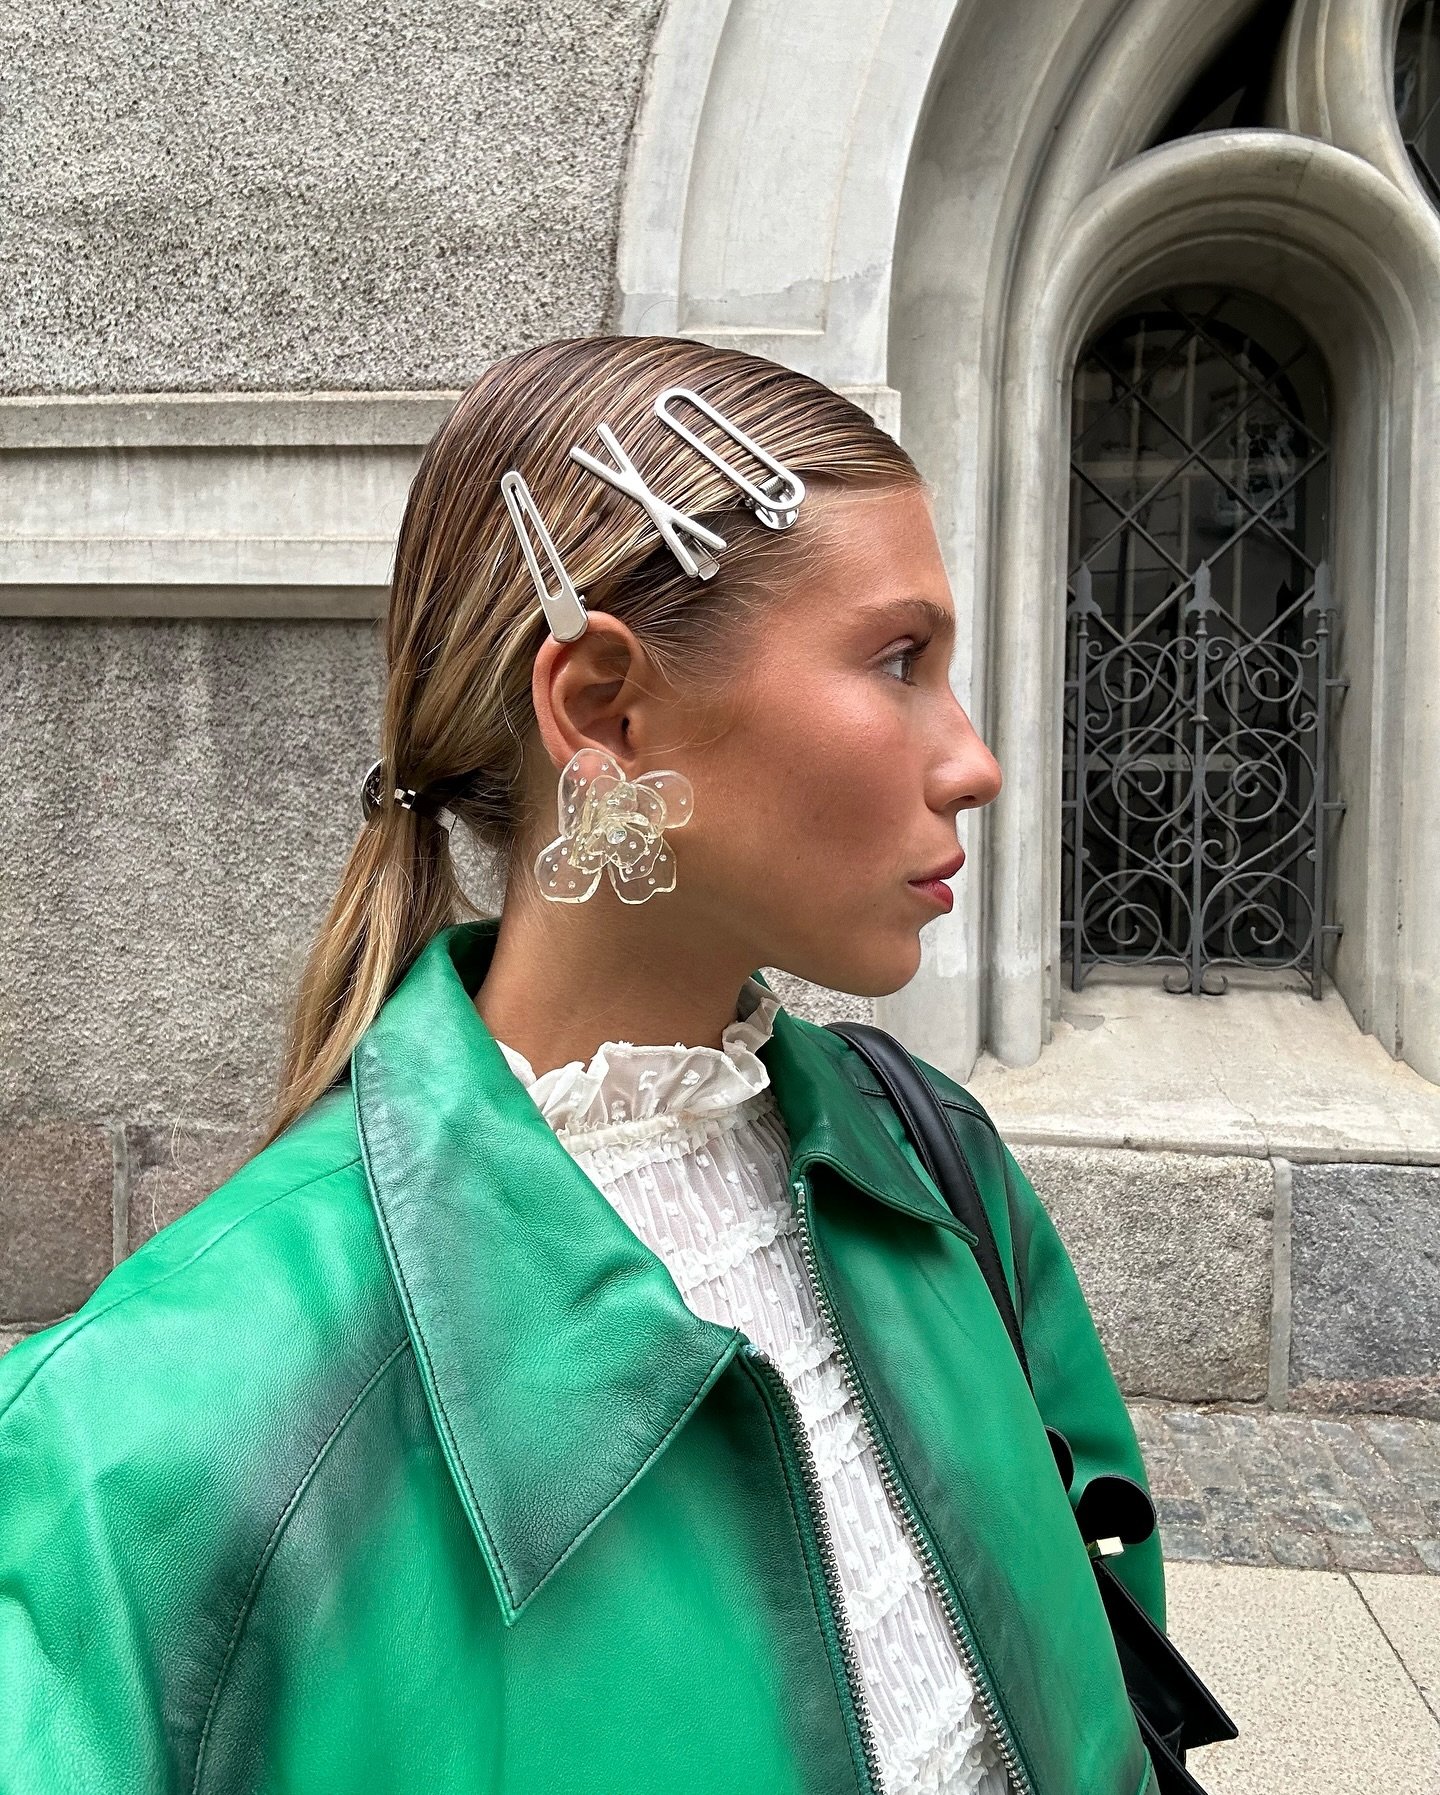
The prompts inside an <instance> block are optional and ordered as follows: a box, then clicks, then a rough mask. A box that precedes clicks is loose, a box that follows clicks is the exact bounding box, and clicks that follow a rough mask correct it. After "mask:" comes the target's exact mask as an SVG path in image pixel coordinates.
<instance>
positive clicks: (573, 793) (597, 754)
mask: <svg viewBox="0 0 1440 1795" xmlns="http://www.w3.org/2000/svg"><path fill="white" fill-rule="evenodd" d="M620 783H621V774H620V769H619V767H617V766H616V764H615V762H614V761H613V760H612V759H611V757H610V756H609V755H608V754H607V753H606V752H605V750H604V749H603V748H577V749H576V750H575V752H574V753H573V754H572V755H571V756H570V758H569V760H568V761H567V762H566V763H565V770H564V771H563V772H562V773H561V775H560V787H559V793H558V797H557V803H558V806H559V815H560V833H561V834H562V835H573V834H574V833H575V831H576V829H578V828H579V826H580V818H581V816H582V814H583V810H584V805H585V800H586V799H587V798H590V797H595V798H601V797H604V795H605V794H606V793H607V792H608V791H609V790H610V789H611V788H612V787H613V786H616V785H619V784H620Z"/></svg>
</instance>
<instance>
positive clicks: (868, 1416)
mask: <svg viewBox="0 0 1440 1795" xmlns="http://www.w3.org/2000/svg"><path fill="white" fill-rule="evenodd" d="M794 1189H795V1194H796V1196H797V1197H798V1198H799V1201H798V1202H797V1203H796V1205H795V1210H796V1214H797V1217H798V1220H799V1224H800V1225H799V1234H800V1253H801V1257H802V1258H803V1259H804V1262H805V1270H806V1272H807V1273H808V1274H809V1278H810V1286H811V1289H812V1290H813V1291H814V1292H815V1300H816V1302H817V1304H818V1305H819V1308H820V1312H821V1313H822V1314H823V1315H824V1317H825V1321H826V1324H827V1326H828V1327H829V1330H830V1333H831V1336H832V1338H833V1339H834V1341H835V1345H836V1347H837V1349H838V1351H839V1353H840V1358H841V1360H842V1362H843V1363H844V1366H845V1371H846V1374H847V1376H848V1377H849V1380H850V1386H851V1388H852V1389H853V1390H854V1392H855V1399H856V1401H857V1402H858V1403H859V1405H860V1411H861V1413H862V1414H863V1415H864V1417H865V1423H866V1426H867V1427H868V1428H869V1430H870V1438H871V1440H872V1441H873V1442H874V1446H875V1460H876V1463H877V1464H878V1465H879V1467H880V1480H881V1482H882V1483H883V1484H884V1486H885V1490H886V1494H887V1495H888V1496H889V1497H890V1501H891V1504H892V1506H893V1507H894V1509H895V1511H896V1513H897V1514H898V1515H899V1517H900V1520H901V1522H902V1523H903V1525H904V1528H905V1531H906V1533H907V1534H908V1535H909V1537H910V1540H911V1543H912V1544H913V1545H914V1547H915V1550H916V1553H917V1554H918V1556H919V1558H920V1562H921V1564H922V1566H923V1567H924V1570H925V1573H926V1575H927V1576H928V1577H929V1579H930V1583H931V1586H932V1588H933V1589H934V1591H935V1594H936V1596H937V1597H938V1598H939V1601H940V1606H941V1608H942V1610H943V1611H944V1614H945V1617H946V1619H947V1620H948V1621H949V1623H950V1631H951V1634H952V1636H953V1638H954V1641H955V1648H956V1650H957V1651H958V1652H959V1654H960V1661H961V1663H962V1664H963V1665H964V1666H965V1670H966V1673H967V1675H968V1676H969V1678H970V1681H971V1683H972V1684H973V1686H974V1689H975V1694H976V1696H977V1697H978V1699H979V1702H980V1706H981V1709H982V1710H983V1712H984V1715H985V1719H986V1721H987V1722H988V1723H989V1727H990V1733H991V1737H992V1738H993V1739H994V1740H995V1742H996V1744H997V1746H998V1747H999V1750H1000V1756H1001V1759H1002V1761H1003V1762H1004V1765H1005V1774H1006V1776H1007V1778H1008V1779H1009V1782H1010V1786H1011V1787H1012V1788H1013V1789H1015V1790H1017V1791H1019V1795H1034V1791H1035V1785H1034V1784H1033V1783H1032V1782H1031V1781H1030V1778H1029V1776H1028V1774H1027V1773H1026V1771H1025V1767H1024V1766H1023V1765H1022V1764H1021V1762H1020V1755H1019V1753H1018V1751H1017V1750H1016V1747H1015V1740H1014V1737H1013V1735H1012V1734H1011V1732H1010V1729H1009V1727H1008V1725H1007V1724H1006V1722H1005V1719H1004V1717H1003V1715H1002V1714H1001V1713H1000V1708H999V1704H998V1703H997V1702H996V1700H995V1692H994V1691H993V1690H992V1689H991V1688H990V1686H989V1684H988V1683H987V1682H986V1681H985V1678H984V1676H983V1675H982V1674H981V1670H980V1662H979V1655H978V1653H977V1652H976V1650H975V1648H974V1646H973V1644H972V1643H971V1640H970V1636H969V1634H968V1632H967V1631H966V1628H965V1622H964V1618H963V1617H962V1615H961V1613H960V1610H959V1607H958V1606H957V1604H956V1602H955V1599H954V1597H953V1596H952V1595H951V1593H950V1589H949V1586H948V1584H947V1583H946V1581H945V1578H944V1576H943V1575H942V1573H941V1570H940V1566H939V1563H938V1561H937V1559H936V1557H935V1553H934V1550H933V1549H932V1547H931V1545H930V1542H929V1540H928V1539H927V1538H926V1537H925V1535H924V1533H923V1532H922V1531H921V1528H920V1523H919V1522H918V1521H917V1520H916V1518H915V1514H914V1511H913V1510H912V1508H911V1507H910V1501H909V1498H908V1497H907V1496H906V1494H905V1492H904V1490H903V1489H902V1488H901V1487H900V1480H899V1477H898V1475H897V1473H896V1471H895V1467H894V1465H893V1464H892V1463H891V1461H890V1455H889V1453H888V1452H887V1450H886V1448H885V1446H884V1444H883V1443H882V1440H881V1436H880V1429H879V1427H878V1426H877V1424H876V1420H875V1416H874V1413H873V1411H872V1409H871V1407H870V1402H869V1398H868V1397H867V1396H866V1394H865V1388H864V1385H863V1384H862V1383H861V1380H860V1374H859V1371H858V1369H857V1367H856V1364H855V1360H854V1358H853V1357H852V1356H851V1352H850V1343H849V1341H848V1340H847V1339H846V1338H845V1335H844V1333H843V1332H842V1331H841V1327H840V1322H839V1319H838V1318H837V1316H836V1314H835V1311H834V1310H833V1308H832V1307H831V1306H830V1298H829V1295H828V1293H827V1292H826V1290H825V1286H824V1283H823V1282H822V1280H821V1277H820V1268H819V1266H818V1265H817V1264H816V1260H815V1248H814V1243H813V1242H812V1240H811V1238H810V1218H809V1213H808V1211H807V1208H806V1197H807V1195H808V1194H809V1193H808V1191H807V1188H806V1185H805V1181H804V1179H803V1178H797V1179H796V1180H795V1181H794Z"/></svg>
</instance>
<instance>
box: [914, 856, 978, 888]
mask: <svg viewBox="0 0 1440 1795" xmlns="http://www.w3.org/2000/svg"><path fill="white" fill-rule="evenodd" d="M964 864H965V850H964V848H957V849H956V850H955V852H954V854H952V855H951V857H950V858H949V859H948V860H947V861H945V862H944V863H943V864H942V865H940V866H937V867H936V868H935V870H934V871H933V872H929V873H922V874H921V876H920V877H919V878H918V879H912V880H911V881H910V883H911V884H912V885H930V884H933V883H934V882H935V881H936V880H940V879H953V878H954V876H955V874H956V873H958V872H959V870H960V868H961V867H962V866H964Z"/></svg>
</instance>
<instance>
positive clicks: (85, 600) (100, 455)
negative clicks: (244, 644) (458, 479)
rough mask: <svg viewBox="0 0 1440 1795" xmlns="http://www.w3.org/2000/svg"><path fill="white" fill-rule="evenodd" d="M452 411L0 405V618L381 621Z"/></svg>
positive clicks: (405, 396) (368, 401) (203, 404)
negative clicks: (396, 559)
mask: <svg viewBox="0 0 1440 1795" xmlns="http://www.w3.org/2000/svg"><path fill="white" fill-rule="evenodd" d="M456 397H457V395H456V394H454V393H448V392H433V393H204V394H199V393H177V394H155V393H135V394H116V395H105V396H99V397H93V398H92V397H68V396H67V397H57V398H8V399H0V518H3V520H4V521H3V522H0V544H3V548H4V554H3V557H0V613H4V614H7V615H10V616H46V617H325V618H344V617H374V616H377V615H379V614H380V613H381V612H382V611H383V609H384V603H385V591H386V587H387V584H388V581H389V577H390V561H391V556H392V554H393V552H394V545H395V532H396V529H397V527H398V525H399V521H400V514H401V510H402V509H403V506H404V503H405V494H406V491H407V489H408V487H409V484H410V479H411V476H412V475H413V473H414V470H415V465H416V463H417V462H418V460H419V457H420V452H421V450H422V448H423V447H424V445H425V443H427V442H428V441H429V439H430V437H431V436H432V435H433V434H434V432H435V430H436V429H437V428H438V427H439V425H440V423H441V422H442V421H443V419H444V418H445V416H446V415H447V413H448V412H449V410H450V408H451V406H452V405H453V404H454V402H455V399H456Z"/></svg>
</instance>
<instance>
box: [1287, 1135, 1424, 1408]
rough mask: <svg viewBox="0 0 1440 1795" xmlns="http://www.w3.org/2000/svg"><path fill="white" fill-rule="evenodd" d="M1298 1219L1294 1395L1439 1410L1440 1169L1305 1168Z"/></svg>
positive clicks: (1312, 1401)
mask: <svg viewBox="0 0 1440 1795" xmlns="http://www.w3.org/2000/svg"><path fill="white" fill-rule="evenodd" d="M1292 1216H1293V1221H1292V1240H1291V1300H1292V1306H1293V1322H1292V1335H1291V1359H1290V1363H1291V1377H1292V1381H1293V1383H1294V1385H1295V1391H1296V1400H1297V1401H1303V1402H1306V1403H1307V1405H1309V1406H1319V1405H1320V1403H1321V1402H1322V1401H1323V1402H1324V1403H1325V1404H1326V1405H1327V1406H1331V1407H1336V1408H1352V1409H1381V1408H1384V1409H1388V1410H1392V1411H1395V1412H1398V1413H1408V1414H1415V1415H1424V1416H1430V1417H1432V1418H1440V1365H1437V1355H1436V1341H1437V1340H1440V1167H1433V1166H1388V1165H1297V1166H1296V1167H1295V1169H1294V1187H1293V1196H1292Z"/></svg>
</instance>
